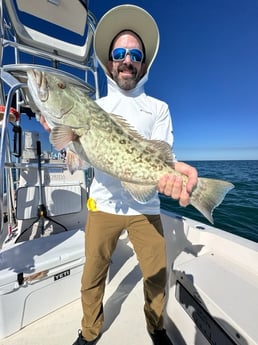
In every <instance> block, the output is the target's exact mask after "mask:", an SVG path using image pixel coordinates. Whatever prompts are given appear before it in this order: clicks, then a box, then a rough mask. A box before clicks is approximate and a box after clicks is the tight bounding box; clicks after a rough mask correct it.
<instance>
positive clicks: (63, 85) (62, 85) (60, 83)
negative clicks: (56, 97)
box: [57, 82, 66, 89]
mask: <svg viewBox="0 0 258 345" xmlns="http://www.w3.org/2000/svg"><path fill="white" fill-rule="evenodd" d="M57 86H58V87H59V88H60V89H65V88H66V85H65V83H62V82H59V83H57Z"/></svg>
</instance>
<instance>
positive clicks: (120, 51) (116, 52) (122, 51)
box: [111, 48, 143, 62]
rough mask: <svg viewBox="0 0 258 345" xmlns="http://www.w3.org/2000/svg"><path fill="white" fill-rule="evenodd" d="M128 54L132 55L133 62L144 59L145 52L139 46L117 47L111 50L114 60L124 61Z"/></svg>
mask: <svg viewBox="0 0 258 345" xmlns="http://www.w3.org/2000/svg"><path fill="white" fill-rule="evenodd" d="M127 54H129V55H130V58H131V60H132V62H142V60H143V52H142V51H141V50H140V49H137V48H132V49H126V48H115V49H113V50H112V52H111V57H112V60H113V61H123V60H124V59H125V57H126V55H127Z"/></svg>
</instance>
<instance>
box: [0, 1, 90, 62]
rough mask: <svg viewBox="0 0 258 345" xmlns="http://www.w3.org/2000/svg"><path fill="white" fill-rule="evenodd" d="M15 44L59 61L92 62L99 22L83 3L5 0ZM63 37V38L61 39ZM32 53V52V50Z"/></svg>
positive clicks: (4, 4)
mask: <svg viewBox="0 0 258 345" xmlns="http://www.w3.org/2000/svg"><path fill="white" fill-rule="evenodd" d="M2 1H3V7H4V9H5V10H6V12H7V14H8V17H9V20H10V24H11V26H12V29H13V31H14V35H15V41H16V43H17V44H19V45H18V48H19V49H20V50H24V49H25V47H22V46H21V45H24V46H26V47H27V49H26V52H28V47H30V48H35V49H39V50H40V51H41V53H42V54H43V52H46V53H52V54H54V55H56V58H57V60H58V59H60V60H62V58H67V59H69V60H72V61H74V62H78V63H82V64H87V63H88V62H89V58H90V53H91V47H92V39H93V35H94V30H95V25H96V21H95V18H94V16H93V15H92V14H91V13H90V12H89V11H88V8H87V5H86V3H85V2H83V1H81V0H33V1H28V0H2ZM60 36H61V39H60ZM29 52H32V51H30V50H29Z"/></svg>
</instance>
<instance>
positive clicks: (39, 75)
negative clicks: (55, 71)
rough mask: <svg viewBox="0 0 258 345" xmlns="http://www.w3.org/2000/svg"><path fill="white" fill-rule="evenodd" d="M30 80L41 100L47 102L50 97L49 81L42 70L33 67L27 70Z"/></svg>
mask: <svg viewBox="0 0 258 345" xmlns="http://www.w3.org/2000/svg"><path fill="white" fill-rule="evenodd" d="M27 74H28V82H29V83H30V84H31V85H32V89H34V90H35V91H36V92H37V95H38V97H39V99H40V101H41V102H46V101H47V100H48V97H49V92H48V82H47V79H46V78H45V74H44V72H42V71H38V70H35V69H31V70H29V71H27Z"/></svg>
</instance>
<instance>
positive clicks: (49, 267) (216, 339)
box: [0, 0, 258, 345]
mask: <svg viewBox="0 0 258 345" xmlns="http://www.w3.org/2000/svg"><path fill="white" fill-rule="evenodd" d="M0 9H1V47H0V49H1V56H0V59H1V63H0V68H1V73H0V78H1V91H0V97H1V107H0V121H1V128H0V129H1V142H0V180H1V182H0V344H1V345H16V344H17V345H18V344H19V345H25V344H26V345H43V344H48V345H60V344H63V345H64V344H72V343H73V342H74V340H75V339H76V337H77V330H78V329H79V328H80V322H81V317H82V310H81V304H80V280H81V274H82V269H83V265H84V262H85V260H87V258H85V255H84V227H85V222H86V219H87V206H86V204H87V199H88V194H89V189H90V183H91V180H92V176H93V173H94V172H93V170H92V168H89V169H88V170H86V171H83V170H79V171H77V172H75V173H74V174H73V175H71V174H70V173H69V171H68V170H67V168H66V163H65V156H62V155H61V156H59V157H57V159H53V156H52V155H51V154H50V153H48V152H43V151H42V147H41V144H42V140H41V138H40V133H38V132H36V131H24V130H23V122H24V118H27V117H28V118H31V121H35V123H36V121H37V120H36V119H37V117H38V109H37V107H36V105H35V104H34V103H33V100H32V98H31V97H30V94H29V92H28V88H27V84H26V71H27V70H28V69H29V68H31V67H32V66H33V68H40V69H44V70H47V71H50V72H51V73H56V74H60V75H62V76H65V77H66V78H69V79H70V82H71V83H74V84H75V85H77V86H78V87H80V88H82V90H84V92H87V93H88V94H89V95H91V96H92V97H93V98H98V97H99V85H98V68H97V63H96V59H95V57H94V53H93V51H92V38H93V35H94V30H95V27H96V24H97V21H96V18H95V16H94V14H93V13H91V12H90V10H89V3H88V1H82V0H63V1H60V0H48V1H42V0H34V1H26V0H0ZM71 11H74V12H73V13H75V17H76V18H77V20H76V21H72V20H71V18H70V17H71V16H70V12H71ZM28 16H29V17H28ZM73 17H74V16H73ZM28 18H29V20H28ZM32 18H33V20H32ZM39 21H40V23H41V24H42V22H43V23H45V24H46V23H47V25H40V27H44V28H49V27H52V32H55V30H54V29H53V28H55V29H57V28H58V30H60V32H61V33H63V34H62V35H61V36H62V39H60V37H59V38H58V37H54V36H53V37H52V36H51V35H50V33H49V32H44V31H43V32H41V31H39V26H37V25H36V26H35V27H32V26H31V24H32V23H34V22H35V23H36V24H37V23H39ZM82 28H83V29H82ZM67 32H69V33H71V35H72V37H73V40H72V42H71V41H70V42H69V41H65V38H66V37H68V36H69V35H68V34H67ZM64 33H66V34H64ZM59 36H60V35H59ZM69 37H70V36H69ZM78 37H79V38H80V39H78ZM75 38H76V39H75ZM77 39H78V43H77ZM75 42H76V43H75ZM6 56H8V63H6ZM9 61H12V63H10V62H9ZM75 71H76V72H75ZM161 217H162V222H163V226H164V232H165V238H166V247H167V261H168V266H167V267H168V283H167V291H166V293H167V302H166V308H165V326H166V329H167V332H168V334H169V336H170V338H171V339H172V341H173V344H175V345H208V344H213V345H214V344H217V345H257V344H258V329H257V320H258V298H257V296H258V265H257V262H258V244H257V243H255V242H253V241H251V240H248V239H245V238H242V237H239V236H237V235H234V234H231V233H228V232H226V231H224V230H223V229H218V228H216V227H214V226H211V225H206V224H204V223H202V222H199V221H195V220H193V219H190V218H187V217H182V216H180V215H178V214H175V213H172V212H169V211H166V210H161ZM143 300H144V297H143V288H142V277H141V272H140V269H139V266H138V262H137V258H136V256H135V253H134V250H133V247H132V245H131V243H130V242H129V241H128V238H127V233H126V230H125V231H124V232H123V233H122V235H121V236H120V239H119V241H118V244H117V247H116V250H115V252H114V255H113V257H112V263H111V265H110V269H109V272H108V277H107V284H106V292H105V300H104V312H105V322H104V327H103V331H102V335H101V338H100V339H99V341H98V344H99V345H106V344H110V342H112V344H113V345H118V344H121V342H123V344H124V345H129V344H130V345H131V344H134V345H137V344H146V345H148V344H151V339H150V337H149V335H148V333H147V330H146V325H145V319H144V313H143Z"/></svg>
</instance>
